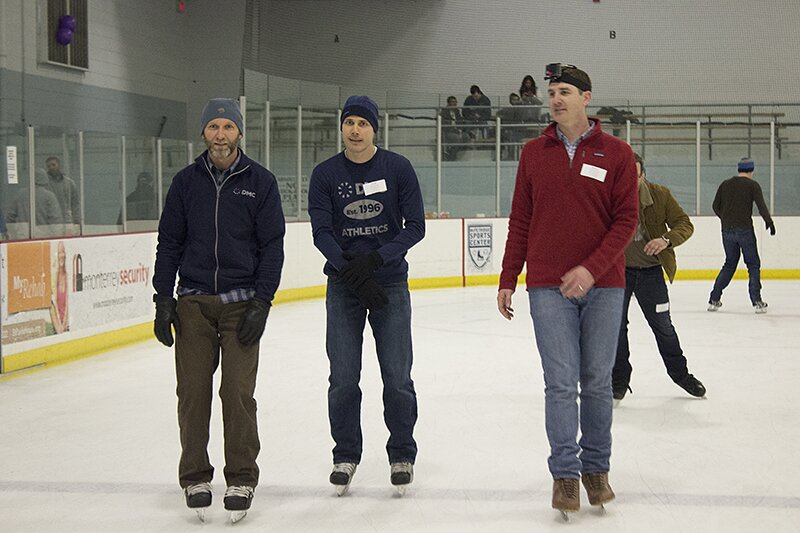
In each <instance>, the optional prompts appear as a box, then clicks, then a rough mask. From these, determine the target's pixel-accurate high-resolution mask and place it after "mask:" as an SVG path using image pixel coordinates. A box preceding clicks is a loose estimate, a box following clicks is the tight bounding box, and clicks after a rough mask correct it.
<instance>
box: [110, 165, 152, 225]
mask: <svg viewBox="0 0 800 533" xmlns="http://www.w3.org/2000/svg"><path fill="white" fill-rule="evenodd" d="M157 202H158V199H157V198H156V190H155V188H154V187H153V175H152V174H150V173H149V172H146V171H145V172H140V173H139V175H138V176H137V177H136V188H135V189H134V190H133V192H132V193H130V194H129V195H128V196H127V197H126V198H125V204H126V210H127V217H128V220H158V208H157V206H156V203H157ZM117 224H118V225H119V224H122V213H121V212H120V214H119V219H118V220H117Z"/></svg>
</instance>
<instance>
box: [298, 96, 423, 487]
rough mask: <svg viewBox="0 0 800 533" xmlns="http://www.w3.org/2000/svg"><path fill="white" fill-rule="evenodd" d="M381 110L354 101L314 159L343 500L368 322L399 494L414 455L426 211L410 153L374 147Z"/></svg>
mask: <svg viewBox="0 0 800 533" xmlns="http://www.w3.org/2000/svg"><path fill="white" fill-rule="evenodd" d="M379 116H380V115H379V113H378V106H377V104H376V103H375V102H374V101H373V100H372V99H371V98H369V97H367V96H351V97H350V98H348V99H347V101H346V102H345V104H344V107H343V108H342V117H341V130H342V139H343V140H344V145H345V150H344V151H342V152H340V153H338V154H336V155H335V156H333V157H331V158H330V159H328V160H326V161H323V162H322V163H320V164H319V165H317V167H316V168H315V169H314V171H313V172H312V173H311V180H310V181H309V185H308V214H309V216H310V217H311V228H312V231H313V235H314V245H315V246H316V247H317V248H318V249H319V251H320V252H322V255H324V256H325V259H326V262H325V267H324V272H325V274H326V275H327V276H328V285H327V292H326V296H325V307H326V310H327V330H326V341H325V346H326V348H327V351H328V359H329V361H330V377H329V382H330V387H329V388H328V417H329V421H330V427H331V436H332V437H333V440H334V441H335V446H334V448H333V471H332V472H331V475H330V478H329V480H330V482H331V483H332V484H333V485H335V486H336V487H337V492H338V494H339V495H340V496H341V495H342V494H344V492H345V491H346V490H347V488H348V487H349V486H350V482H351V481H352V479H353V474H354V473H355V471H356V466H358V463H359V462H360V461H361V452H362V437H361V389H360V387H359V384H358V383H359V380H360V377H361V376H360V374H361V349H362V343H363V337H364V326H365V324H366V321H367V320H369V324H370V326H371V327H372V334H373V336H374V337H375V347H376V350H377V352H378V363H379V365H380V368H381V377H382V378H383V406H384V422H385V423H386V427H387V428H388V429H389V441H388V442H387V443H386V452H387V455H388V456H389V463H390V481H391V483H392V485H394V486H396V487H397V488H398V491H399V492H400V493H401V494H402V493H403V492H404V491H405V489H406V487H407V486H408V484H409V483H411V481H412V480H413V477H414V462H415V460H416V457H417V443H416V441H415V440H414V425H415V424H416V422H417V394H416V391H415V390H414V381H413V380H412V379H411V365H412V359H413V355H412V345H411V297H410V295H409V292H408V262H407V261H406V253H407V252H408V250H409V249H410V248H411V247H412V246H414V245H415V244H416V243H418V242H419V241H420V240H422V238H423V237H424V236H425V212H424V209H423V204H422V193H421V192H420V188H419V181H418V180H417V174H416V173H415V172H414V168H413V167H412V166H411V163H410V162H409V161H408V159H406V158H405V157H403V156H401V155H399V154H396V153H394V152H390V151H388V150H383V149H380V148H378V147H377V146H375V134H376V133H377V132H378V117H379Z"/></svg>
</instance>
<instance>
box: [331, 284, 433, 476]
mask: <svg viewBox="0 0 800 533" xmlns="http://www.w3.org/2000/svg"><path fill="white" fill-rule="evenodd" d="M383 289H384V291H386V296H388V298H389V303H388V304H387V305H386V306H384V307H383V308H382V309H380V310H378V311H367V309H366V308H364V307H363V306H362V305H361V304H360V303H359V301H358V297H357V296H356V295H355V293H354V292H353V291H352V290H351V289H350V288H348V287H347V286H346V285H345V284H344V283H341V282H338V281H335V280H333V279H329V280H328V293H327V296H326V299H325V308H326V310H327V334H326V348H327V351H328V360H329V361H330V377H329V380H328V381H329V383H330V386H329V387H328V418H329V420H330V424H331V436H332V437H333V440H334V442H335V443H336V445H335V446H334V448H333V462H334V463H359V462H360V461H361V451H362V435H361V388H360V387H359V386H358V383H359V380H360V378H361V347H362V344H363V341H364V326H365V322H366V320H367V319H368V320H369V324H370V326H371V327H372V334H373V336H374V337H375V347H376V350H377V352H378V363H379V365H380V369H381V378H382V380H383V419H384V422H385V423H386V427H387V428H388V429H389V441H388V442H387V444H386V451H387V453H388V455H389V462H390V463H404V462H407V463H414V461H415V459H416V457H417V443H416V442H415V441H414V435H413V433H414V424H415V423H416V422H417V394H416V392H415V391H414V382H413V381H412V379H411V365H412V360H413V354H412V347H411V296H410V294H409V292H408V283H407V282H401V283H394V284H390V285H386V286H384V287H383Z"/></svg>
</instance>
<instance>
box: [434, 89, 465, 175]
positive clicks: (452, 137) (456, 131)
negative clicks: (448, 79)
mask: <svg viewBox="0 0 800 533" xmlns="http://www.w3.org/2000/svg"><path fill="white" fill-rule="evenodd" d="M440 115H441V116H442V159H443V160H445V161H455V160H456V158H457V155H458V153H459V152H460V151H462V150H463V149H464V147H463V146H454V144H456V145H457V144H458V143H463V142H466V141H468V140H469V136H468V135H467V134H466V133H465V132H464V130H463V129H462V128H461V127H459V126H461V125H462V124H464V117H463V116H462V115H461V109H460V108H459V107H458V99H457V98H456V97H455V96H448V97H447V107H443V108H442V111H441V113H440Z"/></svg>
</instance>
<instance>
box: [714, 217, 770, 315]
mask: <svg viewBox="0 0 800 533" xmlns="http://www.w3.org/2000/svg"><path fill="white" fill-rule="evenodd" d="M722 247H723V248H724V249H725V264H723V265H722V270H720V271H719V274H717V279H716V281H714V288H713V289H712V290H711V296H709V299H710V300H717V301H718V300H721V299H722V291H724V290H725V287H727V286H728V284H729V283H730V282H731V280H732V279H733V275H734V274H735V273H736V267H737V266H738V265H739V256H740V253H741V255H744V264H745V265H747V273H748V275H749V276H750V283H749V284H748V286H747V287H748V291H749V292H750V302H751V303H753V304H755V303H756V302H760V301H761V259H760V258H759V257H758V246H757V244H756V233H755V231H753V228H734V229H727V230H722Z"/></svg>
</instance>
